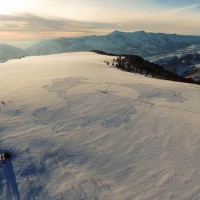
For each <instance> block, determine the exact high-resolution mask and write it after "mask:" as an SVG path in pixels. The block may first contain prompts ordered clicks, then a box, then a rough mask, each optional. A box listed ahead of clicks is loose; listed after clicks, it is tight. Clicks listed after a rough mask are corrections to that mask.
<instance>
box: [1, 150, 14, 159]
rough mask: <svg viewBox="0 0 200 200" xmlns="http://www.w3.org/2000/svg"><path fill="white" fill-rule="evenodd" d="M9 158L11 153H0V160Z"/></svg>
mask: <svg viewBox="0 0 200 200" xmlns="http://www.w3.org/2000/svg"><path fill="white" fill-rule="evenodd" d="M10 158H11V154H10V153H9V152H8V151H7V152H5V153H1V154H0V160H4V161H5V160H9V159H10Z"/></svg>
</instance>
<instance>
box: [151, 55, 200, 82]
mask: <svg viewBox="0 0 200 200" xmlns="http://www.w3.org/2000/svg"><path fill="white" fill-rule="evenodd" d="M154 63H156V64H159V65H161V66H163V67H164V68H165V69H168V70H170V71H172V72H174V73H176V74H178V75H180V76H184V77H188V76H190V75H192V76H194V77H195V79H196V76H197V75H199V74H200V72H199V70H198V68H199V67H198V66H199V64H200V53H183V54H179V55H170V56H166V57H164V58H161V59H158V60H155V61H154Z"/></svg>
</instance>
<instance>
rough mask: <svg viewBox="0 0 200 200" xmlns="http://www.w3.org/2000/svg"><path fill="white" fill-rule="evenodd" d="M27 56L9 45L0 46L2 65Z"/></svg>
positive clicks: (0, 61)
mask: <svg viewBox="0 0 200 200" xmlns="http://www.w3.org/2000/svg"><path fill="white" fill-rule="evenodd" d="M24 56H26V52H25V51H23V50H22V49H19V48H17V47H13V46H10V45H7V44H0V63H3V62H6V61H7V60H10V59H18V58H22V57H24Z"/></svg>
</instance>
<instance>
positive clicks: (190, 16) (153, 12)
mask: <svg viewBox="0 0 200 200" xmlns="http://www.w3.org/2000/svg"><path fill="white" fill-rule="evenodd" d="M199 24H200V0H190V1H188V0H187V1H186V0H178V1H174V0H123V1H122V0H109V1H107V0H17V1H16V0H6V1H4V0H0V38H1V39H0V43H10V44H16V45H19V44H21V43H24V45H25V44H29V43H31V42H36V41H39V40H43V39H49V38H55V37H68V36H82V35H94V34H96V35H100V34H106V33H109V32H111V31H113V30H116V29H117V30H121V31H132V32H133V31H137V30H145V31H149V32H165V33H178V34H193V35H200V28H199Z"/></svg>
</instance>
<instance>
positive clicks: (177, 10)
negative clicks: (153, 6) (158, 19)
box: [165, 4, 200, 13]
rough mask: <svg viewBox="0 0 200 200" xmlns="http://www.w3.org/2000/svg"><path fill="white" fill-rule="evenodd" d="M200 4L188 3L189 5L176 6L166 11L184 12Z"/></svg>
mask: <svg viewBox="0 0 200 200" xmlns="http://www.w3.org/2000/svg"><path fill="white" fill-rule="evenodd" d="M199 5H200V4H193V5H188V6H183V7H179V8H175V9H172V10H169V11H166V12H165V13H177V12H182V11H186V10H191V9H194V8H197V7H198V6H199Z"/></svg>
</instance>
